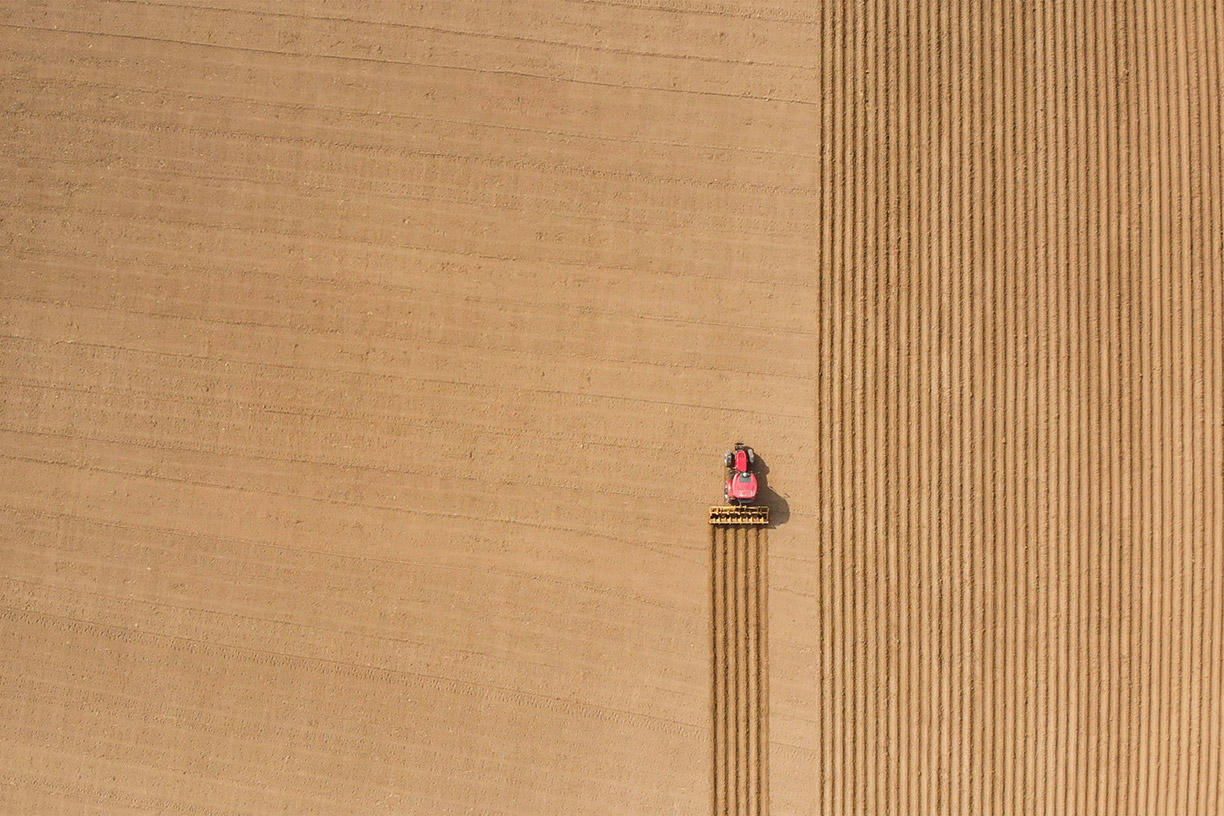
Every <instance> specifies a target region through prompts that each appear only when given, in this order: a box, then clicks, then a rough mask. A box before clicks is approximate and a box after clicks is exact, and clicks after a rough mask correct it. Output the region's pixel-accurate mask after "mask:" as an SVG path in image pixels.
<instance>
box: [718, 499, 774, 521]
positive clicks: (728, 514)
mask: <svg viewBox="0 0 1224 816" xmlns="http://www.w3.org/2000/svg"><path fill="white" fill-rule="evenodd" d="M710 523H711V524H728V525H733V524H769V508H768V507H765V506H757V505H750V504H738V505H737V504H729V505H724V506H722V507H711V508H710Z"/></svg>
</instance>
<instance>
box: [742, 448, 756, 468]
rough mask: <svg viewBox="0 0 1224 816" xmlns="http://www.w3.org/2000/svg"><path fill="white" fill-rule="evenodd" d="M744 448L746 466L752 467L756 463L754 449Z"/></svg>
mask: <svg viewBox="0 0 1224 816" xmlns="http://www.w3.org/2000/svg"><path fill="white" fill-rule="evenodd" d="M744 450H745V451H747V452H748V467H752V466H753V465H755V464H756V451H754V450H753V449H752V448H744Z"/></svg>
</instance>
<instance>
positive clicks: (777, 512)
mask: <svg viewBox="0 0 1224 816" xmlns="http://www.w3.org/2000/svg"><path fill="white" fill-rule="evenodd" d="M752 471H753V473H755V474H756V476H757V498H756V504H763V505H765V506H766V507H768V508H769V526H770V527H777V526H779V525H781V524H785V523H786V522H787V521H789V520H790V503H789V502H787V500H786V497H785V496H783V495H782V494H781V493H779V492H777V491H776V490H774V489H773V488H772V487H770V486H769V463H768V462H766V461H765V457H764V456H761V453H760V451H756V464H755V466H754V467H753V468H752Z"/></svg>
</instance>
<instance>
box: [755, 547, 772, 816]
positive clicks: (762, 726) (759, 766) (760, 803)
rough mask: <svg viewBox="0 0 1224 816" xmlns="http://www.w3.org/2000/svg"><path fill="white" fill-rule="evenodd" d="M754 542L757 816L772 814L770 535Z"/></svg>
mask: <svg viewBox="0 0 1224 816" xmlns="http://www.w3.org/2000/svg"><path fill="white" fill-rule="evenodd" d="M752 536H753V539H754V540H755V541H756V552H755V555H754V558H753V561H752V563H753V568H754V570H755V576H756V578H755V580H754V581H753V586H754V587H755V590H756V617H755V619H754V621H753V631H754V632H755V633H756V648H755V650H754V652H753V659H754V661H755V665H756V719H755V721H754V725H755V727H756V747H757V754H756V762H755V768H756V778H757V793H756V812H757V814H758V816H767V814H768V813H769V673H768V666H769V662H768V661H767V659H766V658H767V657H768V654H767V652H766V649H767V644H768V642H769V626H768V622H769V614H768V612H769V597H768V595H767V592H768V587H769V580H768V579H769V572H768V552H769V533H768V532H767V531H766V530H765V529H762V528H757V529H754V530H753V532H752Z"/></svg>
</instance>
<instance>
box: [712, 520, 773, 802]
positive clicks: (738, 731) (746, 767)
mask: <svg viewBox="0 0 1224 816" xmlns="http://www.w3.org/2000/svg"><path fill="white" fill-rule="evenodd" d="M710 545H711V550H712V552H711V560H710V564H711V582H710V583H711V593H712V612H711V621H712V641H713V681H714V695H713V698H714V699H713V704H714V705H713V712H714V713H713V720H714V751H713V755H714V774H713V776H714V796H713V800H714V813H715V816H732V815H733V814H736V815H737V816H738V815H740V814H742V816H762V814H766V813H768V812H769V781H768V780H769V756H768V754H769V749H768V744H769V737H768V722H769V704H768V686H769V682H768V674H767V673H766V665H767V660H766V654H767V648H768V646H767V641H768V637H767V631H768V627H767V621H768V610H767V601H766V594H765V593H766V591H767V579H766V575H767V572H766V570H767V566H766V545H767V536H766V532H765V531H764V530H761V529H757V528H751V527H749V528H745V527H742V526H723V525H714V526H712V527H711V533H710Z"/></svg>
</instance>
